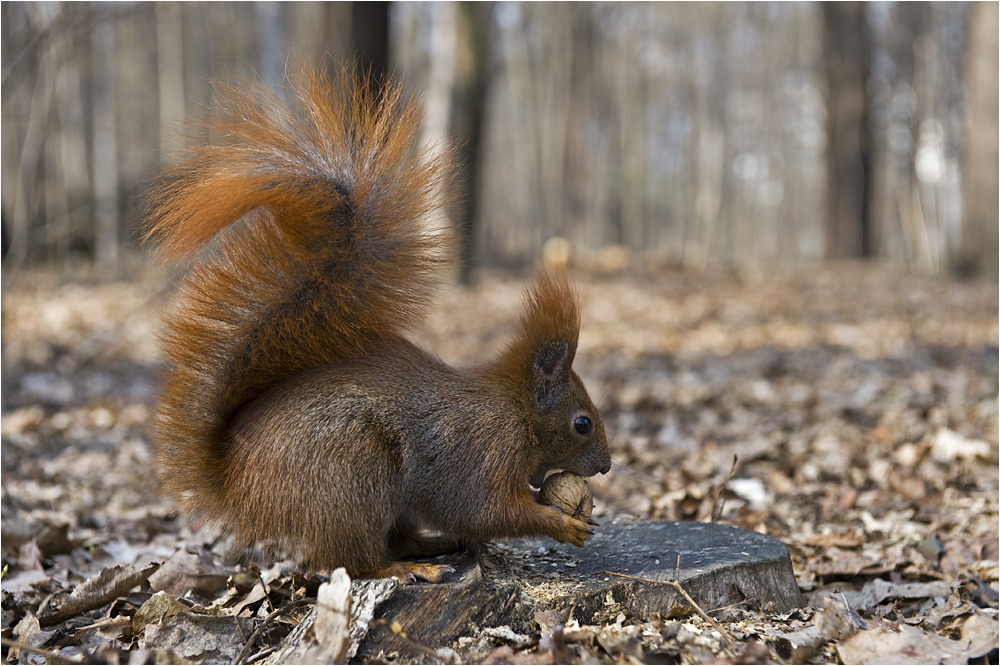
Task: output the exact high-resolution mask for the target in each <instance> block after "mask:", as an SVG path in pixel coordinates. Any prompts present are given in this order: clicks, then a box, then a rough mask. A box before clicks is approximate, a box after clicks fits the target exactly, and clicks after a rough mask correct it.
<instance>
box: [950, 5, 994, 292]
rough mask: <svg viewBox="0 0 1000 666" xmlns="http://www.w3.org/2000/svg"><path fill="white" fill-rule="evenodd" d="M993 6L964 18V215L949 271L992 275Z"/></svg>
mask: <svg viewBox="0 0 1000 666" xmlns="http://www.w3.org/2000/svg"><path fill="white" fill-rule="evenodd" d="M998 14H1000V12H998V10H997V4H996V3H993V2H977V3H974V4H973V8H972V11H971V12H970V13H969V26H968V41H967V43H966V49H967V50H966V54H967V56H966V81H967V85H968V87H969V106H970V107H971V110H972V122H971V123H969V127H968V130H967V135H966V138H965V154H964V156H963V157H964V164H963V165H962V184H963V185H964V187H963V190H964V191H963V195H962V198H963V201H964V207H965V211H964V215H963V221H962V242H961V247H960V250H959V256H958V257H956V258H955V259H954V266H953V267H954V269H955V270H956V271H957V272H959V273H982V274H986V275H990V276H992V277H993V278H994V279H995V278H996V277H997V274H998V266H997V252H998V240H997V227H998V219H1000V213H998V210H997V199H998V196H1000V192H998V181H1000V172H998V162H1000V154H998V153H1000V151H998V143H1000V126H998V125H1000V110H998V102H997V100H998V97H1000V90H998V88H1000V86H998V79H1000V72H998V67H997V57H998V50H1000V47H998V40H997V23H998V22H1000V16H998Z"/></svg>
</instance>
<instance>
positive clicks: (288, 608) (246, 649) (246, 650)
mask: <svg viewBox="0 0 1000 666" xmlns="http://www.w3.org/2000/svg"><path fill="white" fill-rule="evenodd" d="M315 602H316V600H315V599H299V600H298V601H293V602H291V603H289V604H285V605H284V606H282V607H281V608H276V609H275V610H273V611H271V612H270V613H269V614H268V616H267V617H265V618H264V621H263V622H261V623H260V626H258V627H257V628H256V629H254V630H253V633H252V634H250V638H248V639H247V642H246V645H244V646H243V650H242V651H241V652H240V656H238V657H236V661H234V662H233V663H234V664H242V663H243V660H244V659H246V658H247V655H249V654H250V650H252V649H253V644H254V643H256V642H257V639H258V638H260V635H261V634H263V633H264V630H265V629H267V627H268V625H270V624H271V622H272V621H273V620H274V619H275V618H276V617H278V616H279V615H284V614H285V613H290V612H292V611H293V610H295V609H297V608H301V607H302V606H306V605H308V604H312V603H315Z"/></svg>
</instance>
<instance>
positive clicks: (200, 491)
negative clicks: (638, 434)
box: [147, 71, 611, 577]
mask: <svg viewBox="0 0 1000 666" xmlns="http://www.w3.org/2000/svg"><path fill="white" fill-rule="evenodd" d="M292 82H293V85H294V86H295V88H296V90H297V93H298V99H299V102H300V106H301V107H302V113H300V114H296V113H295V112H293V111H292V110H291V109H289V108H288V107H286V106H285V105H284V104H283V103H282V102H280V101H279V100H278V99H277V98H276V97H275V96H273V95H271V94H270V93H268V92H267V91H265V90H263V89H261V88H258V87H254V86H253V85H252V84H246V85H243V86H241V87H240V88H239V89H237V88H235V87H233V88H229V89H227V90H225V91H224V95H223V98H224V99H225V100H227V102H226V103H227V105H228V109H229V116H228V119H227V118H223V119H221V120H213V121H210V122H207V123H204V124H206V125H208V128H209V129H210V130H212V131H211V132H210V133H209V134H210V135H211V136H213V137H215V138H219V139H221V142H220V143H215V144H207V145H203V146H199V147H196V148H194V149H193V153H192V156H191V157H190V159H188V160H186V161H184V162H181V163H180V164H178V165H175V166H174V167H171V168H170V169H169V170H168V171H167V173H166V174H165V176H164V178H163V180H162V182H161V185H160V186H159V188H158V189H157V190H156V192H155V193H154V196H153V201H152V208H151V211H150V224H149V231H148V233H147V236H148V237H149V238H151V239H154V240H157V241H159V249H160V252H161V254H162V255H163V256H164V257H165V258H166V259H167V260H169V261H174V262H177V263H183V264H185V265H187V266H188V267H189V268H188V272H187V276H186V278H185V280H184V282H183V284H182V286H181V289H180V290H179V294H178V297H177V304H176V306H175V307H174V308H173V309H172V310H171V311H170V312H169V313H167V314H166V315H165V324H166V326H165V329H166V330H165V333H164V334H163V336H162V342H161V346H162V350H163V353H164V356H165V357H166V360H167V368H166V372H165V376H164V383H163V390H162V392H161V395H160V399H159V402H158V405H157V408H156V412H155V414H154V420H153V428H152V440H153V453H154V457H155V461H156V465H157V468H158V473H159V477H160V479H161V481H162V484H163V487H164V490H165V492H166V493H167V494H168V495H170V496H171V497H172V498H174V499H175V500H176V502H177V504H178V506H179V507H180V509H181V510H182V511H184V512H187V513H191V514H194V515H196V516H199V517H201V518H202V519H204V520H207V521H210V522H214V523H216V524H218V525H219V526H221V527H222V528H224V529H225V530H226V531H228V532H231V533H233V534H235V535H236V537H237V543H238V544H239V545H251V544H263V545H265V546H272V547H278V548H281V549H286V550H290V551H291V552H292V554H294V555H296V556H298V557H299V558H300V559H301V560H302V562H303V563H304V564H306V565H308V566H312V567H318V568H324V569H329V568H334V567H339V566H343V567H346V568H347V570H348V571H349V573H351V575H383V574H387V573H391V574H392V575H396V574H399V573H401V572H402V573H404V574H406V573H409V572H411V571H415V572H417V575H420V576H423V577H429V576H432V575H434V572H433V567H434V566H435V565H422V568H421V567H417V568H416V569H408V568H407V567H408V566H409V565H403V564H400V563H398V560H399V559H400V558H402V557H405V556H408V555H428V554H431V553H433V552H435V549H436V548H438V547H439V546H440V544H439V545H434V544H431V543H429V542H427V541H423V540H422V539H421V538H420V536H419V534H418V530H420V529H421V528H429V529H433V530H436V531H438V532H440V533H441V534H443V535H444V537H446V538H447V539H448V540H450V541H451V542H454V543H477V542H483V541H487V540H490V539H494V538H506V537H517V536H528V535H537V536H549V537H552V538H554V539H556V540H559V541H562V542H569V543H573V544H576V545H583V543H584V542H585V541H586V539H587V538H588V536H589V535H590V533H591V531H592V528H591V527H590V526H589V525H587V524H586V523H583V522H581V521H579V520H576V519H574V518H572V517H569V516H564V515H563V514H562V513H561V512H560V511H559V510H558V509H555V508H553V507H550V506H543V505H541V504H538V503H537V501H536V500H535V495H534V493H533V492H532V490H531V485H535V486H537V485H539V484H540V482H541V480H542V479H543V478H544V476H545V474H546V472H548V471H549V470H553V469H563V470H567V471H572V472H575V473H577V474H580V475H581V476H591V475H593V474H597V473H604V472H607V471H608V469H610V464H611V460H610V454H609V451H608V445H607V439H606V436H605V433H604V426H603V423H602V421H601V418H600V414H599V413H598V411H597V409H596V407H595V406H594V404H593V402H592V401H591V399H590V397H589V395H588V394H587V391H586V388H585V387H584V386H583V383H582V382H581V381H580V378H579V377H578V376H577V375H576V373H575V372H573V369H572V365H573V360H574V357H575V354H576V347H577V339H578V337H579V329H580V310H579V306H578V304H577V301H576V298H575V296H574V294H573V292H572V290H571V289H570V287H569V283H568V281H567V278H566V276H565V274H548V273H540V274H539V275H538V276H537V277H536V279H535V281H534V283H533V284H532V285H531V286H530V287H529V288H528V289H527V290H526V292H525V298H524V305H523V307H522V310H521V313H520V317H519V319H518V323H517V326H516V328H515V333H514V335H513V337H512V339H511V341H510V342H509V343H508V344H507V345H506V346H505V347H504V349H503V350H502V351H501V352H500V353H499V354H498V355H497V356H496V357H494V358H492V359H491V360H488V361H485V362H482V363H480V364H477V365H475V366H473V367H471V368H465V369H456V368H452V367H449V366H448V365H446V364H445V363H443V362H442V361H441V360H440V359H438V358H436V357H434V356H432V355H430V354H428V353H427V352H425V351H423V350H421V349H419V348H418V347H416V346H415V345H413V344H412V343H410V342H409V341H407V340H406V338H405V336H404V334H403V332H404V331H405V330H406V329H408V328H409V327H411V326H413V325H414V324H415V323H416V322H418V321H419V320H420V319H421V318H422V316H423V314H424V312H425V310H426V308H427V305H428V303H429V301H430V298H431V296H432V293H433V291H434V287H435V285H436V284H437V282H438V281H440V279H441V273H442V270H441V269H442V267H443V266H445V265H446V264H447V263H448V261H449V256H450V255H451V254H453V253H452V252H451V248H450V245H449V242H448V240H447V238H446V237H445V236H444V235H442V234H439V233H433V232H432V231H431V230H430V229H429V228H428V226H427V225H426V223H425V221H424V220H425V218H426V217H427V215H428V214H429V213H430V212H431V211H433V210H434V209H435V208H436V207H437V206H439V205H440V202H441V198H440V196H439V195H438V192H439V190H440V188H441V187H442V186H443V184H444V183H445V182H447V173H446V172H447V163H446V161H443V160H441V159H439V158H437V157H428V153H421V152H420V151H418V150H416V138H417V135H418V129H419V118H420V112H419V107H418V106H416V105H415V104H413V103H407V102H405V101H404V99H403V97H402V93H401V89H400V88H399V86H397V85H391V84H390V85H388V86H387V87H385V88H384V89H383V91H382V93H381V95H379V97H378V99H375V98H373V97H372V95H371V93H370V92H369V86H368V85H367V83H366V82H364V81H361V80H358V79H356V78H355V77H352V76H350V75H349V74H345V76H344V78H343V81H342V82H341V83H340V85H335V84H333V83H332V82H331V81H330V80H329V79H327V78H326V77H325V76H324V75H323V74H321V73H318V72H315V71H304V72H303V73H301V74H299V75H297V76H293V77H292ZM428 571H430V574H428Z"/></svg>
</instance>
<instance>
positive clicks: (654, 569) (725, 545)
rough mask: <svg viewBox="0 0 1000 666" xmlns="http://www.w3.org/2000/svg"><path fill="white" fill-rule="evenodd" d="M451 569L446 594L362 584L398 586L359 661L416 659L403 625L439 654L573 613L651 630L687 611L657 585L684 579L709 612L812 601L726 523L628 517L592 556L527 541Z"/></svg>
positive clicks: (486, 551)
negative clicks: (466, 639)
mask: <svg viewBox="0 0 1000 666" xmlns="http://www.w3.org/2000/svg"><path fill="white" fill-rule="evenodd" d="M447 561H448V562H449V563H450V564H452V565H453V566H454V567H455V568H456V572H455V574H453V575H452V578H451V580H450V581H448V582H446V583H443V584H439V585H426V584H415V585H408V586H398V585H397V583H395V582H394V581H355V585H356V586H359V589H357V590H356V591H355V593H356V594H357V593H359V592H362V590H361V589H360V588H362V587H364V588H365V589H364V590H363V591H364V593H365V594H368V595H371V594H372V591H371V590H370V589H368V588H370V587H371V586H373V585H375V586H379V585H391V586H393V587H394V589H393V590H392V591H391V594H389V595H388V598H385V596H384V595H383V599H384V600H383V601H381V603H379V605H378V607H377V608H375V610H374V618H375V619H376V621H377V620H384V622H376V623H375V624H374V625H373V626H372V627H370V628H368V627H363V628H360V627H355V628H354V629H352V633H353V634H354V637H355V638H354V640H355V641H356V642H355V643H354V645H352V647H351V653H350V656H355V654H356V655H357V656H359V657H362V658H365V657H375V656H377V655H378V654H379V653H380V652H384V653H386V654H388V653H390V652H393V651H399V652H401V653H404V654H409V653H411V652H412V651H413V646H412V644H408V643H407V642H406V641H405V640H403V639H401V638H400V637H399V636H398V635H397V634H396V633H394V632H393V631H391V630H390V629H389V625H391V624H393V623H398V627H397V630H398V629H402V631H403V632H405V634H406V636H407V637H408V638H409V640H410V641H413V642H416V643H419V644H420V645H422V646H425V647H428V648H432V649H433V648H440V647H451V646H452V644H453V643H454V642H455V641H456V640H458V639H459V638H460V637H462V636H469V635H475V634H478V633H479V632H481V631H482V630H487V629H492V630H499V631H500V632H501V633H506V634H507V635H510V636H530V637H537V635H538V633H539V629H538V624H537V623H536V621H535V619H534V618H535V614H536V613H537V612H538V611H562V612H564V613H567V614H568V616H569V617H573V618H575V619H576V620H577V621H578V622H579V623H580V624H581V625H587V624H598V625H599V624H608V623H614V622H615V621H616V620H618V619H621V620H622V621H623V622H626V623H627V622H630V621H639V622H645V621H648V620H649V618H650V614H651V613H654V612H656V613H660V615H661V617H669V616H670V615H671V614H672V613H677V612H679V611H682V610H683V609H682V608H681V607H684V606H686V605H687V604H686V602H685V600H684V599H683V597H682V596H681V595H680V593H679V592H678V591H677V590H676V589H675V588H674V587H672V586H669V585H663V584H662V583H658V582H657V581H673V580H677V581H679V582H680V584H681V586H682V587H683V588H684V590H685V591H686V592H687V593H688V595H690V596H691V598H692V599H693V600H694V601H695V602H696V603H697V604H698V605H699V606H701V608H702V609H703V610H705V611H711V610H712V609H715V608H719V607H722V606H729V605H733V604H739V603H748V604H751V605H753V606H755V607H758V608H762V609H765V610H772V611H776V612H786V611H789V610H791V609H793V608H796V607H799V606H801V605H802V603H803V602H802V597H801V595H800V593H799V589H798V586H797V585H796V583H795V576H794V574H793V572H792V564H791V560H790V559H789V556H788V549H787V548H786V547H785V546H784V545H783V544H782V543H781V542H779V541H777V540H776V539H774V538H772V537H768V536H765V535H762V534H758V533H756V532H751V531H749V530H744V529H739V528H736V527H732V526H729V525H721V524H718V523H693V522H680V523H678V522H654V521H648V520H636V519H630V518H627V517H618V518H616V519H615V520H614V521H613V522H611V523H609V524H606V525H602V526H600V527H597V528H596V530H595V534H594V536H593V537H591V538H590V540H589V541H588V542H587V544H586V546H584V547H583V548H575V547H573V546H569V545H565V544H556V543H554V542H551V541H548V540H543V539H520V540H516V541H508V542H503V543H490V544H486V545H483V546H481V547H480V548H479V552H478V553H477V554H462V555H455V556H449V558H448V559H447ZM608 572H610V573H608ZM614 574H620V575H614ZM387 591H388V590H387ZM357 629H361V632H357V631H356V630H357ZM365 629H368V631H365ZM359 633H363V634H364V635H363V636H362V635H359Z"/></svg>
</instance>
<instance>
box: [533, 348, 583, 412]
mask: <svg viewBox="0 0 1000 666" xmlns="http://www.w3.org/2000/svg"><path fill="white" fill-rule="evenodd" d="M531 364H532V370H533V371H534V374H535V397H536V398H537V399H538V404H539V405H543V406H544V405H545V404H547V403H548V402H550V400H551V399H552V398H554V397H555V391H556V390H557V388H558V387H560V386H561V385H562V384H563V383H564V382H563V379H564V377H565V375H566V374H567V373H568V372H569V368H570V366H572V365H573V354H572V351H571V350H570V347H569V345H568V344H566V342H563V341H561V340H552V341H551V342H546V343H545V344H544V345H542V346H541V347H540V348H539V349H538V350H536V351H535V353H534V354H532V356H531Z"/></svg>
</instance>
